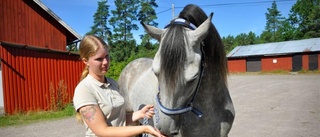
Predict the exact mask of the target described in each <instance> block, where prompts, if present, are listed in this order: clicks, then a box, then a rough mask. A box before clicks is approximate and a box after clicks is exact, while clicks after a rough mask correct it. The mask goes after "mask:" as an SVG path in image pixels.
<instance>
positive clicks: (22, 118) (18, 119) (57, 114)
mask: <svg viewBox="0 0 320 137" xmlns="http://www.w3.org/2000/svg"><path fill="white" fill-rule="evenodd" d="M72 116H75V111H74V108H73V106H71V105H68V106H67V107H66V108H64V109H63V110H61V111H38V112H28V113H23V114H22V113H21V114H14V115H4V116H0V121H1V122H0V127H6V126H14V125H22V124H30V123H35V122H39V121H44V120H55V119H60V118H65V117H72Z"/></svg>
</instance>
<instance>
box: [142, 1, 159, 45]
mask: <svg viewBox="0 0 320 137" xmlns="http://www.w3.org/2000/svg"><path fill="white" fill-rule="evenodd" d="M156 7H158V4H157V3H156V2H155V0H141V7H140V11H139V13H138V20H139V21H140V22H143V23H146V24H149V25H152V26H155V27H157V26H158V23H157V22H155V21H154V20H155V19H157V15H156V12H155V9H154V8H156ZM140 38H141V39H142V42H141V46H144V47H145V48H146V49H147V50H152V49H153V46H152V43H151V42H150V40H151V37H150V36H149V35H147V34H143V35H140Z"/></svg>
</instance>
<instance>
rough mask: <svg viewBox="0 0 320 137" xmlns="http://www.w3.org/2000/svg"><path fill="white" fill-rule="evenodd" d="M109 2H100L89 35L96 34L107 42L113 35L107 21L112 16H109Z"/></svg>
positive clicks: (104, 0) (106, 0) (102, 0)
mask: <svg viewBox="0 0 320 137" xmlns="http://www.w3.org/2000/svg"><path fill="white" fill-rule="evenodd" d="M107 3H108V0H101V1H99V2H98V9H97V12H96V13H95V14H94V16H93V18H94V21H93V26H91V31H90V32H88V33H87V34H94V35H97V36H99V37H101V38H103V39H104V40H105V41H107V39H108V38H109V36H110V35H111V31H110V28H109V27H108V26H107V21H108V18H109V16H110V14H109V7H110V6H109V5H108V4H107Z"/></svg>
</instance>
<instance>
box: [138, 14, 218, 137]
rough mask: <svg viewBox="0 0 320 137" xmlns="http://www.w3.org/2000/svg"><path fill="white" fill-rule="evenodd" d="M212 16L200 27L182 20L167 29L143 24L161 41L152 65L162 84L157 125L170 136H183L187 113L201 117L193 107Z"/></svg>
mask: <svg viewBox="0 0 320 137" xmlns="http://www.w3.org/2000/svg"><path fill="white" fill-rule="evenodd" d="M212 15H213V14H212V13H211V14H210V16H209V17H208V19H207V20H206V21H204V22H203V23H202V24H201V25H200V26H199V27H196V26H195V25H193V24H192V23H190V22H189V21H186V20H184V19H179V18H178V19H174V20H173V21H171V23H170V24H169V25H168V26H167V27H166V28H165V29H159V28H156V27H153V26H150V25H147V24H144V23H142V25H143V27H144V29H145V31H146V32H147V33H148V34H149V35H150V36H151V37H153V38H155V39H157V40H158V41H159V49H158V51H157V53H156V54H155V57H154V60H153V64H152V69H153V72H154V74H155V75H156V76H157V79H158V85H159V87H158V88H159V93H158V95H157V97H156V102H157V105H155V108H156V109H157V110H158V113H157V114H156V117H158V120H156V121H155V122H154V124H155V126H156V127H157V128H158V129H160V131H161V132H162V133H164V134H166V135H167V136H174V135H177V134H178V133H179V129H180V127H181V125H182V124H183V118H182V115H183V113H189V111H193V112H195V113H198V115H201V112H200V111H198V110H196V109H195V108H194V107H193V106H192V101H193V98H194V96H195V95H196V92H197V90H198V86H199V83H200V82H201V77H202V72H203V68H204V65H205V64H204V63H203V59H204V57H203V54H204V52H203V51H202V50H203V49H202V46H204V44H202V41H203V39H204V38H205V37H206V35H207V34H208V30H209V28H210V26H211V18H212ZM208 46H209V45H208Z"/></svg>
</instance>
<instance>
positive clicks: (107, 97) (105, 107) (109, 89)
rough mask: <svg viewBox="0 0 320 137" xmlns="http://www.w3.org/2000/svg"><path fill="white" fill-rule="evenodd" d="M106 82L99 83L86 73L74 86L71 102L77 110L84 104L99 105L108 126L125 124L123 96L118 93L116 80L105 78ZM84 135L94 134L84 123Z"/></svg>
mask: <svg viewBox="0 0 320 137" xmlns="http://www.w3.org/2000/svg"><path fill="white" fill-rule="evenodd" d="M106 79H107V83H101V82H99V81H98V80H96V79H94V78H93V77H92V76H91V75H89V74H88V76H87V77H86V78H84V79H83V80H82V81H81V82H80V83H79V84H78V85H77V87H76V89H75V92H74V96H73V104H74V107H75V109H76V110H77V111H78V109H79V108H81V107H83V106H86V105H93V104H94V105H99V106H100V108H101V110H102V112H103V114H104V115H105V117H106V119H107V120H106V122H107V124H108V126H125V125H126V113H125V107H124V98H123V97H122V96H121V95H120V93H119V86H118V84H117V82H116V81H115V80H113V79H111V78H107V77H106ZM86 129H87V131H86V136H92V135H93V136H94V134H93V132H92V131H91V130H90V129H89V127H88V126H87V125H86Z"/></svg>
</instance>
